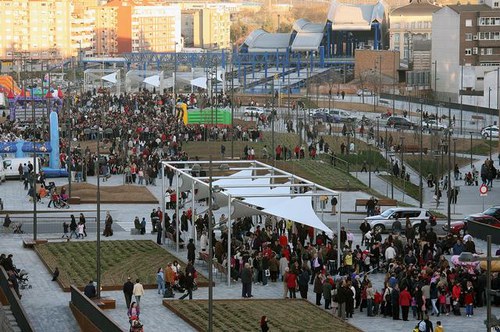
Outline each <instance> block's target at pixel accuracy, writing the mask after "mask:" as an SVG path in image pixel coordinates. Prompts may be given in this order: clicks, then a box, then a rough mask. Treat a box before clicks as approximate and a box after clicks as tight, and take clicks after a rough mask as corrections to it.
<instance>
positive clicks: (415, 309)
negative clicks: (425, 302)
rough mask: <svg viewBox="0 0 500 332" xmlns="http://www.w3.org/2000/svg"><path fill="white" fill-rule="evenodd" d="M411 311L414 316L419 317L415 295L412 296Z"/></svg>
mask: <svg viewBox="0 0 500 332" xmlns="http://www.w3.org/2000/svg"><path fill="white" fill-rule="evenodd" d="M411 312H412V313H413V318H417V299H416V298H415V296H412V298H411Z"/></svg>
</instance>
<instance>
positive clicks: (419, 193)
mask: <svg viewBox="0 0 500 332" xmlns="http://www.w3.org/2000/svg"><path fill="white" fill-rule="evenodd" d="M423 117H424V100H423V99H420V155H419V157H420V158H419V165H418V167H419V171H418V173H419V177H418V178H419V184H420V187H419V188H418V198H419V207H420V208H422V206H423V204H424V192H423V180H422V163H423V156H422V154H423V135H424V128H423Z"/></svg>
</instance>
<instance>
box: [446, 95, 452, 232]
mask: <svg viewBox="0 0 500 332" xmlns="http://www.w3.org/2000/svg"><path fill="white" fill-rule="evenodd" d="M450 149H451V98H450V99H449V100H448V149H447V150H446V151H447V152H448V183H447V186H448V210H447V215H448V218H447V221H448V229H451V228H450V224H451V193H452V191H451V151H450Z"/></svg>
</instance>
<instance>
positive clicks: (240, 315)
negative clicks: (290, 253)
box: [163, 299, 361, 332]
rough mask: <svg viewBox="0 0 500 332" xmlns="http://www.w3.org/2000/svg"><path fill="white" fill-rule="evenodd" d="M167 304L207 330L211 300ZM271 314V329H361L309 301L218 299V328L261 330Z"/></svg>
mask: <svg viewBox="0 0 500 332" xmlns="http://www.w3.org/2000/svg"><path fill="white" fill-rule="evenodd" d="M163 305H164V306H165V307H167V308H168V309H170V310H171V311H173V312H174V313H175V314H176V315H178V316H179V317H181V318H182V319H184V320H185V321H186V322H187V323H188V324H189V325H191V326H192V327H193V328H194V329H196V330H197V331H206V327H207V325H208V301H206V300H193V301H169V300H163ZM264 315H265V316H267V317H268V325H269V330H270V331H344V332H359V331H361V330H360V329H358V328H356V327H354V326H352V325H350V324H349V323H347V322H345V321H343V320H341V319H339V318H337V317H336V316H333V315H332V314H330V313H329V312H326V311H324V310H322V309H320V308H317V307H316V306H315V305H314V304H311V303H309V302H308V301H306V300H285V299H281V300H267V299H266V300H246V299H245V300H239V299H238V300H215V301H213V330H214V331H257V330H260V319H261V317H262V316H264Z"/></svg>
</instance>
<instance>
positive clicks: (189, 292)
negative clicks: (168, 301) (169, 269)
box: [179, 272, 194, 300]
mask: <svg viewBox="0 0 500 332" xmlns="http://www.w3.org/2000/svg"><path fill="white" fill-rule="evenodd" d="M184 283H185V286H186V291H185V293H184V295H182V296H181V297H179V300H184V299H185V298H186V297H187V296H189V299H190V300H192V299H193V286H194V276H193V273H192V272H188V273H187V274H186V277H185V281H184Z"/></svg>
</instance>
